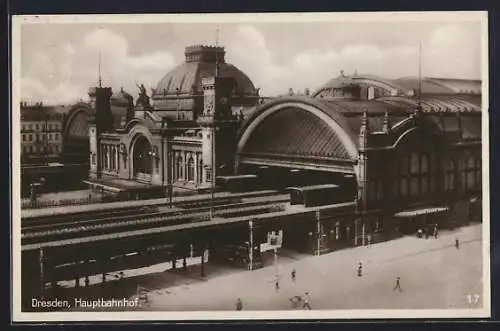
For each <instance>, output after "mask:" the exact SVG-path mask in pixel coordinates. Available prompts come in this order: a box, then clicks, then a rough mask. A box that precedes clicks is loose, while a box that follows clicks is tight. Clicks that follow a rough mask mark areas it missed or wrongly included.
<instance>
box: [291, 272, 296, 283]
mask: <svg viewBox="0 0 500 331" xmlns="http://www.w3.org/2000/svg"><path fill="white" fill-rule="evenodd" d="M295 274H296V271H295V269H293V270H292V272H291V276H292V282H294V281H295Z"/></svg>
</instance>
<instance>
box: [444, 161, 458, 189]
mask: <svg viewBox="0 0 500 331" xmlns="http://www.w3.org/2000/svg"><path fill="white" fill-rule="evenodd" d="M455 181H456V166H455V161H453V160H449V161H448V162H447V163H446V167H445V174H444V190H445V191H453V190H455Z"/></svg>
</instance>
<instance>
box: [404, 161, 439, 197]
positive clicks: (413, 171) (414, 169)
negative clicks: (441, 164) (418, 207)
mask: <svg viewBox="0 0 500 331" xmlns="http://www.w3.org/2000/svg"><path fill="white" fill-rule="evenodd" d="M430 172H431V171H430V162H429V156H428V155H427V154H423V153H419V152H413V153H411V154H410V155H407V156H403V157H402V159H401V163H400V171H399V176H400V183H399V192H400V194H401V196H403V197H405V196H411V197H418V196H421V195H425V194H428V193H429V192H432V191H433V186H432V181H431V178H430V177H431V176H430Z"/></svg>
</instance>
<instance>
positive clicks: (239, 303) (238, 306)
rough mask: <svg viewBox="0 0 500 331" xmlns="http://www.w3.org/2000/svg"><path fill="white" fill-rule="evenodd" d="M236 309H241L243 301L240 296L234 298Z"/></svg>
mask: <svg viewBox="0 0 500 331" xmlns="http://www.w3.org/2000/svg"><path fill="white" fill-rule="evenodd" d="M236 310H243V302H242V301H241V299H240V298H238V300H236Z"/></svg>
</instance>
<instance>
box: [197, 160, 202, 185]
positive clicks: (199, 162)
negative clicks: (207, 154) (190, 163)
mask: <svg viewBox="0 0 500 331" xmlns="http://www.w3.org/2000/svg"><path fill="white" fill-rule="evenodd" d="M198 160H199V161H198V178H197V179H198V183H201V182H202V180H203V177H202V176H203V159H202V158H201V155H198Z"/></svg>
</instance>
